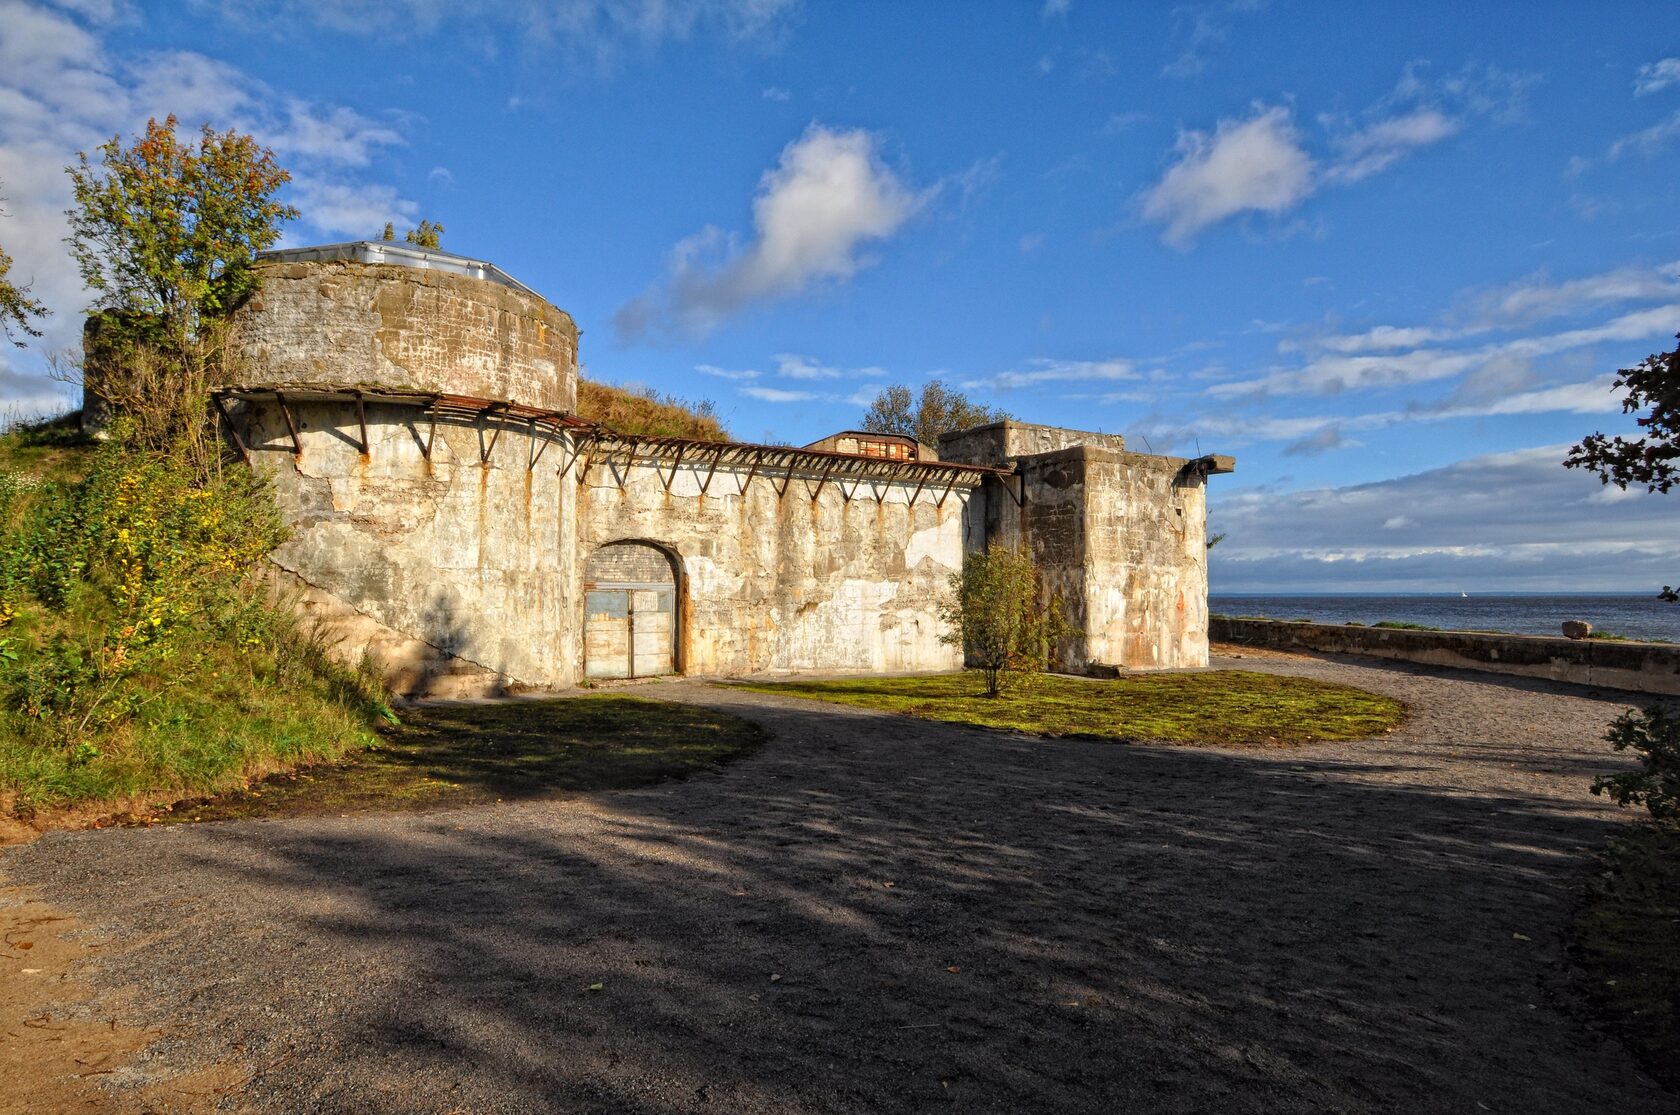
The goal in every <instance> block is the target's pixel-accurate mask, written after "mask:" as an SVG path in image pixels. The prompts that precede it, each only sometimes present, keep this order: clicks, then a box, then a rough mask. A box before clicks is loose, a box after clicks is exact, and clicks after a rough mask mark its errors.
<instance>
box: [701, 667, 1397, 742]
mask: <svg viewBox="0 0 1680 1115" xmlns="http://www.w3.org/2000/svg"><path fill="white" fill-rule="evenodd" d="M729 684H731V685H732V686H733V687H735V688H741V689H749V690H752V691H753V692H755V693H771V694H777V695H780V696H788V697H808V698H811V699H814V700H819V701H833V702H836V703H838V704H846V705H857V706H860V707H862V708H873V709H881V710H883V711H886V712H897V713H902V714H904V715H906V716H919V717H923V718H926V719H928V720H943V721H946V722H947V723H952V724H969V725H974V726H977V727H983V728H1004V729H1008V730H1012V731H1018V732H1029V733H1031V734H1033V735H1041V736H1068V737H1078V738H1085V739H1120V740H1158V741H1162V742H1168V743H1185V744H1209V745H1214V746H1221V747H1272V746H1285V745H1289V744H1298V743H1311V742H1315V741H1319V740H1346V739H1365V738H1367V737H1370V736H1374V735H1379V734H1381V733H1383V732H1386V731H1390V730H1392V729H1393V728H1394V727H1396V726H1397V725H1399V723H1400V722H1401V720H1402V719H1403V717H1404V714H1405V710H1404V707H1403V706H1402V705H1401V704H1400V702H1399V701H1396V700H1393V699H1392V698H1389V697H1381V696H1378V695H1376V694H1374V693H1367V692H1365V691H1364V690H1362V689H1354V688H1352V687H1351V686H1346V685H1336V684H1333V683H1331V682H1324V681H1315V680H1312V679H1309V678H1294V677H1281V676H1278V675H1275V674H1261V673H1253V672H1250V671H1246V670H1218V671H1213V672H1209V673H1194V674H1189V673H1185V674H1138V675H1135V676H1130V677H1122V678H1116V679H1114V680H1111V681H1093V680H1090V679H1086V678H1074V677H1065V676H1062V675H1057V674H1045V675H1041V676H1038V677H1035V678H1032V679H1030V680H1028V681H1025V682H1020V683H1017V685H1016V686H1015V687H1014V688H1012V689H1010V690H1008V691H1006V692H1005V694H1004V695H1003V696H1002V697H997V698H989V697H986V696H984V695H983V694H984V688H985V687H984V683H983V682H982V680H981V678H980V676H979V675H978V674H976V673H972V672H969V673H961V674H939V675H935V676H930V677H902V678H857V679H846V680H843V681H786V682H734V683H729Z"/></svg>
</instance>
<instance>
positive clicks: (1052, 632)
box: [939, 543, 1078, 697]
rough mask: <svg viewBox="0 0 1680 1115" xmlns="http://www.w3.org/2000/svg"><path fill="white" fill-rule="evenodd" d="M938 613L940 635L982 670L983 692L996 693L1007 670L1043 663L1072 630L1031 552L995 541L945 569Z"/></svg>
mask: <svg viewBox="0 0 1680 1115" xmlns="http://www.w3.org/2000/svg"><path fill="white" fill-rule="evenodd" d="M939 618H940V619H941V620H943V621H944V622H945V623H946V624H947V626H948V627H949V630H948V631H947V632H946V633H945V634H943V635H941V636H940V641H941V642H943V643H945V644H947V645H953V646H960V647H962V648H963V656H964V658H965V659H966V660H967V662H968V663H969V664H970V665H972V666H975V667H977V668H979V669H980V670H981V671H982V672H983V673H984V674H985V675H986V696H988V697H996V696H999V695H1001V694H1002V692H1003V689H1004V685H1005V682H1006V680H1007V679H1008V678H1009V677H1011V676H1014V675H1018V674H1035V673H1043V672H1044V671H1045V670H1047V669H1049V668H1050V655H1051V652H1052V651H1053V650H1054V649H1055V646H1056V643H1057V642H1058V641H1059V640H1061V639H1065V638H1067V637H1069V636H1071V635H1075V634H1077V633H1078V632H1077V631H1076V630H1075V628H1074V627H1073V626H1072V625H1071V624H1070V623H1068V621H1067V618H1066V617H1065V616H1063V614H1062V607H1061V601H1059V600H1057V599H1056V598H1055V597H1053V596H1052V597H1049V598H1048V599H1046V597H1045V593H1044V592H1043V591H1042V589H1041V587H1040V578H1039V573H1038V567H1037V566H1036V565H1035V564H1034V563H1033V559H1032V555H1031V554H1029V553H1027V552H1026V551H1024V550H1017V549H1011V548H1009V547H1007V546H1002V545H999V544H997V543H993V544H992V546H991V547H990V548H989V549H988V550H986V551H985V552H984V553H977V554H969V555H968V556H967V557H966V558H964V559H963V568H962V572H961V573H953V574H951V581H950V596H949V597H948V598H947V599H946V600H945V601H944V603H942V604H941V605H940V608H939Z"/></svg>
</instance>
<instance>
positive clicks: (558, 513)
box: [233, 401, 579, 695]
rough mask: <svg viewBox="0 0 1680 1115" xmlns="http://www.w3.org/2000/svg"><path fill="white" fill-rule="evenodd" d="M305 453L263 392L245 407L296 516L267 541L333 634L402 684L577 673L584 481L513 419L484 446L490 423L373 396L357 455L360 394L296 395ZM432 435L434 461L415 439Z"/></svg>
mask: <svg viewBox="0 0 1680 1115" xmlns="http://www.w3.org/2000/svg"><path fill="white" fill-rule="evenodd" d="M290 407H291V411H292V416H293V419H294V420H295V421H296V422H297V425H298V438H299V442H300V444H301V446H302V452H301V453H298V454H296V455H295V456H294V454H293V452H292V448H293V447H292V442H291V436H290V433H289V431H288V429H287V427H286V424H285V420H284V417H283V416H282V414H281V413H280V410H279V407H278V406H277V405H275V404H272V403H244V404H238V405H237V407H236V408H235V413H234V414H233V420H234V421H235V422H237V423H238V424H239V425H240V427H241V428H242V429H243V430H244V431H246V432H245V436H246V440H247V442H248V444H249V445H250V450H251V460H252V463H253V465H254V466H255V467H256V468H257V469H258V470H259V471H261V472H262V473H264V474H265V475H267V476H269V477H270V478H271V479H272V481H273V484H274V492H275V496H276V499H277V500H278V502H279V504H280V508H281V511H282V513H283V514H284V515H285V518H286V520H287V522H288V523H289V524H291V527H292V536H291V538H290V539H289V540H288V541H287V542H286V543H284V544H283V545H282V546H281V547H280V548H279V549H278V550H276V551H275V552H274V555H273V562H274V564H275V565H276V566H277V567H278V569H279V570H281V571H282V578H283V580H284V581H286V582H288V583H290V584H293V585H295V586H298V587H300V588H301V589H302V590H303V600H302V601H301V603H302V604H303V606H304V607H305V609H306V610H307V611H308V612H309V613H310V614H312V615H313V616H315V617H316V618H317V619H318V620H319V621H321V622H322V623H323V626H324V627H325V628H326V629H327V631H328V633H329V634H330V635H331V636H333V637H335V638H337V639H339V640H341V644H340V646H339V647H338V652H339V653H340V654H341V655H343V656H345V657H348V658H351V659H354V658H356V657H359V656H360V655H361V654H362V653H363V651H364V650H366V651H368V652H369V653H371V654H372V655H373V656H374V657H375V658H376V659H377V660H379V661H380V664H381V666H382V667H383V668H384V670H385V673H386V676H387V678H388V679H389V680H390V682H391V683H392V684H393V686H394V687H395V688H396V689H397V690H398V691H399V692H401V693H404V694H405V695H420V694H452V693H459V694H467V693H475V692H484V691H489V690H493V689H496V688H499V687H501V686H503V685H507V684H519V685H526V686H540V687H561V686H568V685H572V684H575V683H576V681H577V676H578V675H577V663H578V653H577V646H578V623H579V614H578V613H579V597H578V596H577V594H576V591H575V586H576V584H577V581H578V573H577V558H576V555H577V532H576V523H577V517H576V505H577V499H578V497H577V483H576V481H575V480H573V479H571V478H570V477H565V478H562V477H561V476H560V475H559V469H560V466H561V464H562V463H563V460H564V459H565V458H564V457H563V456H562V454H563V453H565V452H567V447H566V445H565V444H564V440H565V439H560V440H561V443H560V444H552V445H550V446H549V447H548V448H547V449H546V450H544V452H543V455H542V457H541V458H540V459H539V460H538V463H537V467H535V468H532V467H529V464H530V461H531V458H532V457H533V456H534V455H535V450H536V448H537V446H536V444H535V443H534V440H533V439H534V437H538V438H540V437H543V436H545V435H532V434H529V433H526V432H524V431H523V430H521V429H519V428H517V427H515V428H510V429H507V430H504V431H502V432H501V434H500V436H499V437H497V438H496V439H495V442H494V448H493V449H492V450H491V451H490V452H489V454H488V456H487V457H486V456H485V454H484V450H485V449H486V448H489V447H490V445H491V434H492V433H493V432H494V431H493V428H491V427H487V426H486V425H484V424H483V423H471V422H461V421H447V420H444V421H439V422H438V424H437V426H436V430H435V434H433V432H432V430H431V428H430V425H429V422H428V420H427V418H426V416H425V415H424V413H423V412H422V411H421V410H420V409H419V408H417V407H411V406H410V407H403V406H393V405H382V404H378V403H371V402H370V403H368V404H367V405H366V408H365V409H366V416H367V434H368V446H367V453H366V455H363V453H362V451H361V445H360V444H359V442H360V438H361V429H360V424H359V422H358V419H357V415H356V410H355V407H354V406H353V405H352V404H349V403H337V402H321V401H317V402H304V403H298V402H293V403H291V404H290ZM429 436H430V437H431V438H432V448H431V456H430V459H428V458H427V456H426V455H425V453H424V452H423V447H424V446H425V444H426V440H427V438H428V437H429Z"/></svg>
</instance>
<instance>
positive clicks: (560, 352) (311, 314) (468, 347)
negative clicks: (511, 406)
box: [236, 260, 578, 411]
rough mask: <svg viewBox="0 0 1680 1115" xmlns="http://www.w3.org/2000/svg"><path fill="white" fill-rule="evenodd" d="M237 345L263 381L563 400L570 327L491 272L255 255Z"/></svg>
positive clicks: (553, 403) (570, 369) (569, 384)
mask: <svg viewBox="0 0 1680 1115" xmlns="http://www.w3.org/2000/svg"><path fill="white" fill-rule="evenodd" d="M257 269H258V271H259V273H260V274H261V276H262V289H261V290H260V291H258V293H257V294H256V295H254V296H253V297H252V298H251V300H250V301H249V302H247V303H246V304H245V305H244V306H243V307H242V308H241V309H240V310H239V312H238V315H237V321H238V325H239V333H238V339H237V342H236V347H237V351H238V352H239V354H240V356H241V357H242V358H243V362H244V365H245V367H246V368H247V369H249V371H248V373H242V376H241V378H245V379H248V380H250V381H254V382H264V383H322V384H329V383H330V384H339V385H344V386H355V385H358V384H365V385H370V386H371V385H379V386H385V387H415V388H420V389H423V390H429V391H440V392H445V393H448V394H455V395H471V396H475V397H478V398H486V399H500V400H506V401H508V402H514V403H521V404H524V405H526V406H533V407H542V408H545V409H550V410H564V411H570V410H572V409H573V408H574V407H575V406H576V405H577V340H578V333H577V327H576V326H575V325H574V324H573V323H572V319H571V316H570V315H569V314H567V313H565V312H564V311H563V310H558V309H556V308H554V307H553V306H551V305H549V304H548V303H547V302H544V301H543V300H542V299H540V298H535V297H532V296H531V295H528V294H525V293H523V292H521V291H518V290H514V289H513V288H512V287H509V286H505V285H503V284H501V283H495V282H489V281H486V280H483V279H475V278H469V277H466V276H462V275H451V274H447V273H445V272H441V271H428V270H422V269H419V268H413V267H397V266H391V265H388V264H369V263H356V262H350V261H343V260H340V261H330V262H310V263H283V262H275V261H270V262H265V263H260V264H258V265H257Z"/></svg>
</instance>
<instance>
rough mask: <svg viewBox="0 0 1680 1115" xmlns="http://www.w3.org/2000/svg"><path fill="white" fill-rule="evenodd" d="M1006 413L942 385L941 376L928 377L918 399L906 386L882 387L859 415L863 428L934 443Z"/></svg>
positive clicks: (1002, 416)
mask: <svg viewBox="0 0 1680 1115" xmlns="http://www.w3.org/2000/svg"><path fill="white" fill-rule="evenodd" d="M1008 417H1009V414H1008V413H1007V412H1005V411H1002V410H994V409H991V408H989V407H984V406H981V405H980V404H979V403H976V402H974V401H973V400H972V399H970V398H969V397H968V396H966V395H964V394H963V393H962V392H961V391H957V390H954V389H952V388H950V387H947V386H945V383H944V382H943V381H942V380H937V379H934V380H929V381H928V382H927V385H926V386H924V387H923V388H922V394H921V398H920V399H918V398H917V397H916V396H915V395H914V394H913V393H912V392H911V390H910V389H909V388H908V387H905V386H903V385H900V384H894V385H893V386H891V387H888V388H885V389H883V390H882V391H881V392H880V393H879V394H878V395H876V396H875V401H874V402H873V403H870V404H869V411H868V413H866V414H865V415H864V416H863V428H864V429H866V430H870V431H873V432H874V433H878V434H906V435H909V436H910V437H913V438H915V439H916V440H917V441H919V442H921V443H922V444H923V445H933V446H937V445H938V444H939V435H941V434H954V433H956V432H957V431H958V430H968V429H972V428H973V427H975V426H984V425H985V424H986V423H988V422H1001V421H1003V420H1004V419H1006V418H1008Z"/></svg>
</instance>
